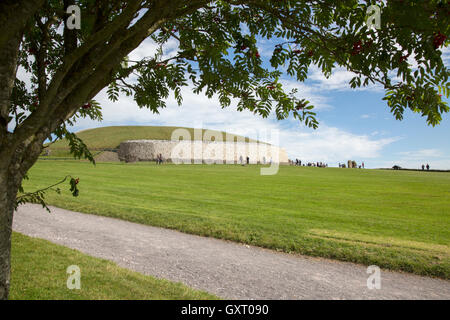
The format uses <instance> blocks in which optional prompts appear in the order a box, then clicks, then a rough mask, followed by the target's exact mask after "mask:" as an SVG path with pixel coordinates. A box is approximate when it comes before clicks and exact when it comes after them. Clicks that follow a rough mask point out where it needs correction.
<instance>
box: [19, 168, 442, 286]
mask: <svg viewBox="0 0 450 320" xmlns="http://www.w3.org/2000/svg"><path fill="white" fill-rule="evenodd" d="M67 174H70V175H72V176H74V177H79V178H80V184H79V187H80V190H81V191H80V196H79V197H78V198H74V197H72V196H71V195H70V193H69V191H68V185H67V186H65V187H64V188H63V189H64V190H63V193H62V195H58V194H56V193H49V194H48V198H47V200H48V203H49V204H52V205H55V206H58V207H62V208H67V209H70V210H76V211H81V212H85V213H93V214H98V215H104V216H110V217H116V218H120V219H124V220H129V221H133V222H138V223H142V224H149V225H154V226H161V227H165V228H172V229H177V230H181V231H183V232H187V233H193V234H199V235H205V236H211V237H216V238H223V239H229V240H233V241H238V242H243V243H247V244H251V245H256V246H261V247H266V248H271V249H276V250H282V251H286V252H294V253H301V254H306V255H311V256H320V257H327V258H333V259H339V260H344V261H351V262H357V263H362V264H366V265H370V264H375V265H378V266H380V267H384V268H389V269H393V270H403V271H407V272H414V273H417V274H422V275H432V276H438V277H442V278H446V279H449V278H450V247H449V244H450V174H448V173H435V172H415V171H410V172H406V171H390V170H357V169H337V168H326V169H323V168H308V167H281V168H280V171H279V173H278V174H277V175H274V176H261V175H260V167H258V166H249V167H243V166H239V165H237V166H233V165H179V166H177V165H162V166H157V165H154V164H149V163H137V164H123V163H99V164H97V166H93V165H92V164H90V163H87V162H77V161H38V163H37V164H36V165H35V166H34V167H33V168H32V170H31V171H30V174H29V175H30V180H29V181H27V182H26V183H25V189H26V190H30V191H31V190H33V189H36V188H41V187H45V186H47V185H50V184H52V183H54V182H56V181H58V180H60V179H61V178H62V177H64V176H65V175H67Z"/></svg>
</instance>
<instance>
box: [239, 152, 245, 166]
mask: <svg viewBox="0 0 450 320" xmlns="http://www.w3.org/2000/svg"><path fill="white" fill-rule="evenodd" d="M239 163H240V164H241V165H244V158H242V154H241V156H240V157H239Z"/></svg>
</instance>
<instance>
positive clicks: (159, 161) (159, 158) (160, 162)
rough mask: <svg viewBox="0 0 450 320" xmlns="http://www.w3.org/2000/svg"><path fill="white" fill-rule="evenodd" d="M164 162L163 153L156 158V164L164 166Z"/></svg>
mask: <svg viewBox="0 0 450 320" xmlns="http://www.w3.org/2000/svg"><path fill="white" fill-rule="evenodd" d="M163 162H164V159H163V156H162V153H159V154H158V155H157V156H156V164H162V163H163Z"/></svg>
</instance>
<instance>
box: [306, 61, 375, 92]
mask: <svg viewBox="0 0 450 320" xmlns="http://www.w3.org/2000/svg"><path fill="white" fill-rule="evenodd" d="M355 76H356V74H355V73H353V72H351V71H348V70H346V69H345V68H343V67H338V68H336V69H334V70H333V72H332V74H331V76H330V77H329V78H327V77H325V75H324V74H323V73H322V71H321V69H319V68H318V67H317V66H312V67H311V68H310V71H309V76H308V79H310V80H312V81H313V83H314V85H315V86H316V87H317V88H319V89H320V90H337V91H349V90H359V91H362V90H364V91H383V88H382V87H381V85H378V84H369V85H368V86H367V87H362V86H361V87H360V88H356V89H352V88H351V87H350V80H352V78H354V77H355Z"/></svg>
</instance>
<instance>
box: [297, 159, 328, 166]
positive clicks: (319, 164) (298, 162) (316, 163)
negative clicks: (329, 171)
mask: <svg viewBox="0 0 450 320" xmlns="http://www.w3.org/2000/svg"><path fill="white" fill-rule="evenodd" d="M289 163H290V164H291V165H292V166H299V167H301V166H303V167H317V168H327V167H328V163H323V162H308V163H303V164H302V160H299V159H295V161H294V160H289Z"/></svg>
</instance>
